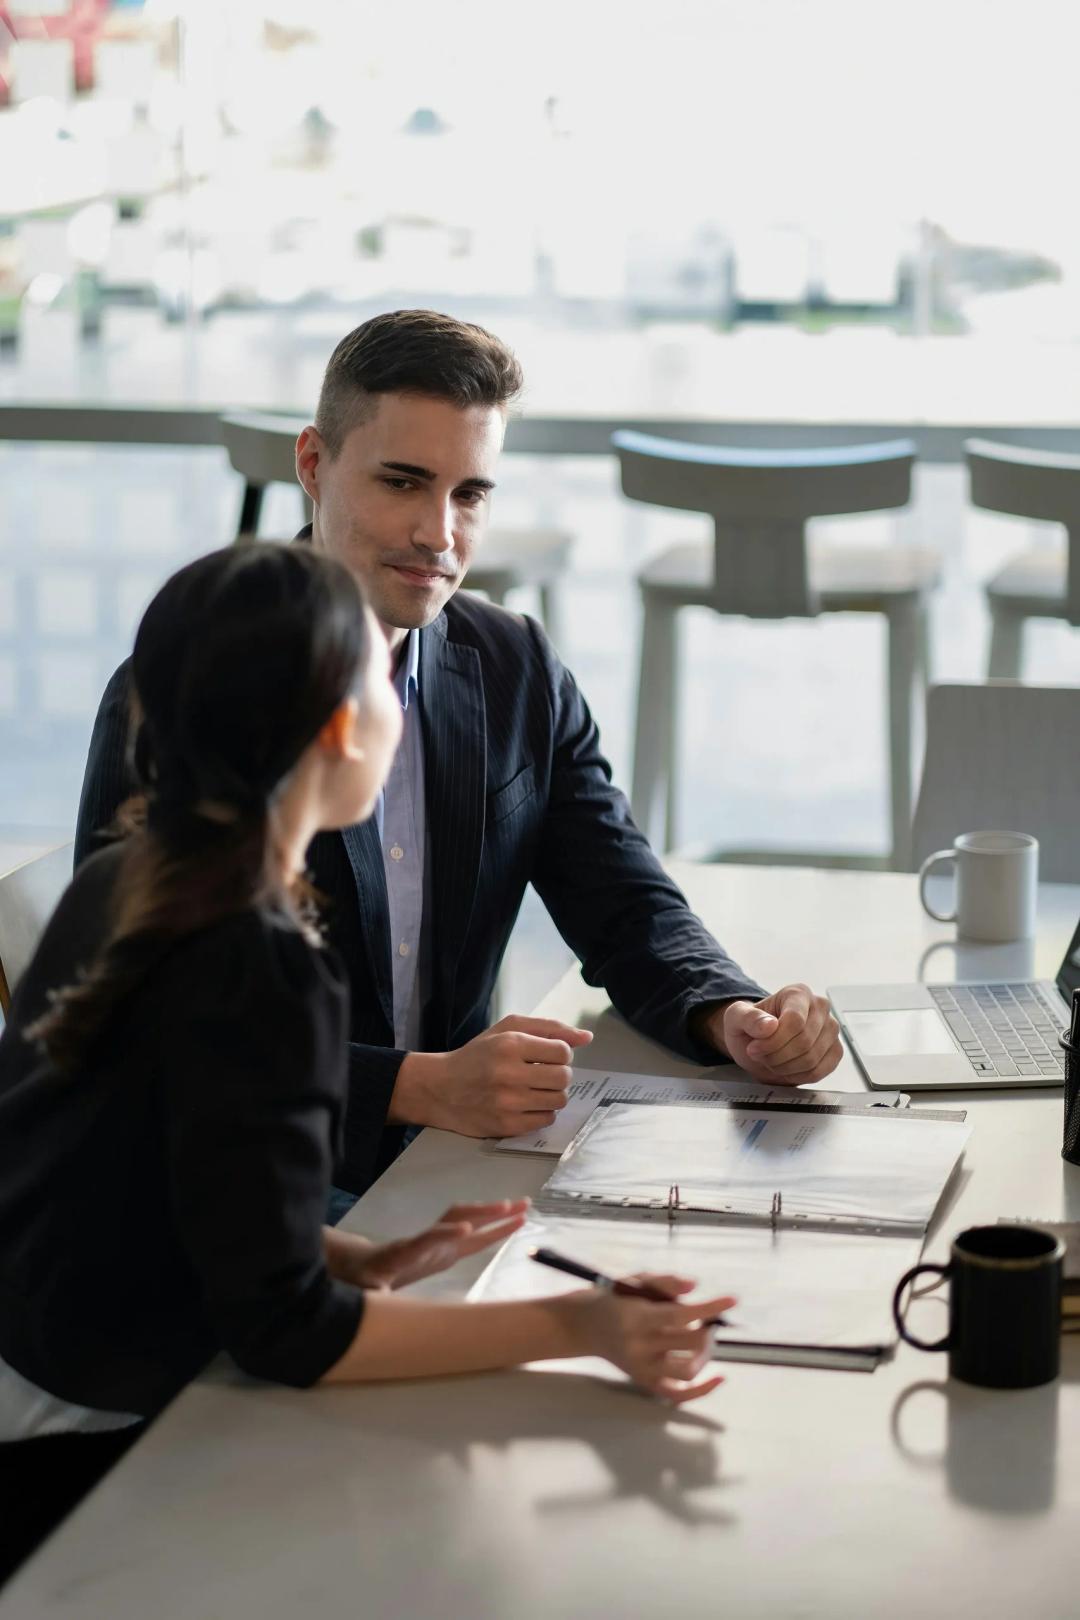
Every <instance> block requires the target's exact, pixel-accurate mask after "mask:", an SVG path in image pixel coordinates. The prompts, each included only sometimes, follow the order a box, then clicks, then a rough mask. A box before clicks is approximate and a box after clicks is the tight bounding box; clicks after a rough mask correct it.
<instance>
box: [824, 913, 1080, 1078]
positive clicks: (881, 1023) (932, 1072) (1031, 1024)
mask: <svg viewBox="0 0 1080 1620" xmlns="http://www.w3.org/2000/svg"><path fill="white" fill-rule="evenodd" d="M1078 986H1080V923H1078V924H1077V927H1076V931H1075V933H1074V934H1073V937H1072V939H1071V940H1070V942H1069V948H1068V950H1067V951H1066V952H1065V960H1064V961H1063V962H1062V964H1061V967H1060V968H1059V969H1058V975H1057V978H1056V980H1055V981H1054V982H1053V983H1051V981H1050V980H1049V979H1025V980H1021V981H1015V980H994V981H993V982H992V983H985V984H984V983H976V984H869V985H867V984H841V985H836V986H834V987H833V988H831V989H830V990H829V998H830V1000H831V1001H832V1004H833V1008H834V1010H835V1012H836V1016H837V1018H838V1019H839V1020H840V1023H841V1025H842V1026H843V1030H844V1034H845V1035H846V1036H847V1040H848V1045H849V1046H850V1047H851V1050H852V1052H853V1053H854V1055H855V1058H856V1061H857V1062H858V1064H859V1067H860V1068H861V1069H862V1071H863V1074H864V1075H865V1076H866V1079H867V1083H868V1084H869V1085H871V1086H873V1087H874V1088H876V1089H879V1090H880V1089H883V1090H887V1091H933V1090H948V1091H954V1090H956V1089H957V1088H959V1087H968V1088H970V1087H973V1086H974V1087H978V1088H979V1089H982V1090H985V1089H989V1088H991V1087H1002V1086H1004V1087H1013V1086H1060V1085H1061V1084H1062V1083H1063V1081H1064V1069H1065V1054H1064V1052H1063V1051H1062V1049H1061V1047H1060V1046H1059V1045H1058V1035H1059V1034H1060V1033H1061V1031H1062V1029H1064V1028H1066V1027H1067V1026H1068V1023H1069V1011H1070V1007H1071V1004H1072V993H1073V991H1074V990H1075V989H1076V988H1077V987H1078Z"/></svg>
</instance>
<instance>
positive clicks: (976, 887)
mask: <svg viewBox="0 0 1080 1620" xmlns="http://www.w3.org/2000/svg"><path fill="white" fill-rule="evenodd" d="M944 861H952V862H953V863H954V865H955V867H956V905H955V908H954V909H953V910H952V911H948V912H946V911H935V910H934V908H933V906H932V905H931V904H930V902H929V901H928V900H927V898H926V880H927V878H928V877H929V876H930V873H931V872H932V871H933V869H934V867H935V866H938V865H940V864H941V863H942V862H944ZM1038 883H1039V841H1038V839H1037V838H1032V836H1031V834H1030V833H1018V832H973V833H962V834H961V836H960V837H959V838H958V839H957V840H956V842H955V843H954V844H953V847H952V849H939V850H938V851H937V853H936V854H935V855H931V856H929V857H928V859H927V860H925V861H923V863H922V866H921V867H920V868H919V899H920V900H921V901H922V903H923V906H924V907H925V909H926V910H927V911H928V912H929V914H930V916H931V917H933V918H934V920H935V922H954V923H955V924H956V931H957V933H958V934H959V935H960V937H961V938H962V939H978V940H984V941H986V942H988V943H990V942H998V943H1000V942H1001V941H1004V940H1008V939H1030V938H1031V936H1032V935H1033V934H1034V932H1035V900H1036V892H1037V889H1038Z"/></svg>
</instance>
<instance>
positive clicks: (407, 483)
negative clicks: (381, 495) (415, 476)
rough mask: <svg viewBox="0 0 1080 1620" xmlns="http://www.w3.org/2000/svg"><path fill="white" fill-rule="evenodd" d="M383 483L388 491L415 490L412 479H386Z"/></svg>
mask: <svg viewBox="0 0 1080 1620" xmlns="http://www.w3.org/2000/svg"><path fill="white" fill-rule="evenodd" d="M383 483H384V484H385V485H386V486H387V488H388V489H415V487H416V486H415V484H414V483H413V481H412V479H411V478H384V479H383Z"/></svg>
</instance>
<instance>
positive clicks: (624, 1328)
mask: <svg viewBox="0 0 1080 1620" xmlns="http://www.w3.org/2000/svg"><path fill="white" fill-rule="evenodd" d="M625 1281H626V1282H629V1283H635V1284H645V1285H647V1286H648V1287H650V1288H658V1289H660V1290H661V1291H662V1292H663V1293H665V1294H667V1295H668V1296H669V1297H670V1299H671V1304H670V1305H669V1304H660V1303H657V1302H655V1301H653V1300H646V1299H634V1298H633V1297H632V1296H630V1295H626V1294H617V1293H614V1292H612V1291H611V1290H610V1289H597V1290H595V1291H590V1293H589V1294H588V1295H584V1294H583V1295H579V1296H578V1298H579V1299H580V1300H581V1302H582V1305H583V1307H584V1310H583V1315H584V1317H585V1335H586V1338H587V1340H588V1341H589V1350H588V1352H587V1353H591V1354H593V1355H600V1356H605V1357H606V1358H607V1360H608V1361H611V1362H614V1364H615V1366H616V1367H620V1368H621V1369H622V1371H623V1372H625V1373H628V1374H629V1376H630V1377H631V1378H632V1379H633V1381H634V1383H635V1384H638V1385H640V1387H641V1388H642V1389H645V1390H648V1392H649V1393H650V1394H651V1395H660V1396H662V1397H663V1398H664V1400H667V1401H672V1402H674V1403H675V1404H676V1405H680V1406H681V1405H682V1403H683V1402H684V1401H694V1400H697V1399H698V1398H699V1397H700V1396H702V1395H708V1394H709V1392H710V1391H711V1390H714V1389H715V1388H716V1387H717V1385H718V1384H722V1383H723V1381H724V1380H723V1378H722V1377H720V1376H719V1375H717V1376H715V1377H712V1378H705V1379H702V1381H701V1382H700V1383H694V1379H695V1378H697V1376H698V1374H699V1373H700V1372H701V1370H702V1368H703V1367H705V1366H706V1364H707V1363H708V1361H709V1360H710V1358H711V1355H712V1343H713V1330H712V1328H711V1327H706V1326H705V1321H706V1319H707V1318H709V1317H712V1316H719V1315H721V1314H722V1313H723V1312H724V1311H726V1310H728V1309H730V1307H731V1306H732V1305H734V1304H735V1301H734V1299H733V1298H732V1297H731V1296H730V1295H727V1294H725V1295H722V1296H719V1297H717V1298H716V1299H703V1300H698V1301H695V1303H694V1304H692V1305H685V1304H679V1303H677V1301H678V1299H679V1296H680V1295H681V1294H688V1293H689V1292H690V1291H691V1289H692V1288H693V1287H694V1286H695V1285H694V1283H693V1282H691V1281H690V1280H689V1278H687V1277H673V1276H667V1275H653V1274H647V1275H642V1276H638V1277H627V1278H626V1279H625Z"/></svg>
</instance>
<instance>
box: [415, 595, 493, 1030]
mask: <svg viewBox="0 0 1080 1620" xmlns="http://www.w3.org/2000/svg"><path fill="white" fill-rule="evenodd" d="M420 705H421V710H422V714H423V730H424V778H425V786H426V794H425V797H426V799H427V830H428V851H429V855H430V862H431V876H430V885H429V893H430V895H431V917H430V919H429V922H430V926H431V940H432V990H433V992H434V994H433V1001H434V1004H435V1006H436V1007H437V1008H438V1010H439V1012H440V1013H441V1015H442V1017H443V1018H444V1019H446V1020H449V1019H450V1017H451V1012H452V1008H453V1001H454V987H455V984H456V982H457V974H458V964H459V962H460V960H461V953H462V949H463V946H464V943H465V936H466V934H467V933H468V929H469V922H470V919H471V917H472V910H473V903H474V901H475V899H476V883H477V878H478V876H479V872H480V857H481V853H482V851H483V843H484V805H485V795H486V792H487V725H486V718H485V707H484V684H483V677H482V675H481V671H480V654H479V653H478V652H477V651H476V649H475V648H474V647H464V646H460V645H459V644H458V643H457V642H453V641H448V640H447V636H446V618H445V616H441V617H440V618H438V619H436V621H435V623H434V624H433V625H432V626H431V627H430V629H428V630H424V631H423V632H422V633H421V636H420Z"/></svg>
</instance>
